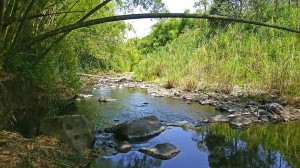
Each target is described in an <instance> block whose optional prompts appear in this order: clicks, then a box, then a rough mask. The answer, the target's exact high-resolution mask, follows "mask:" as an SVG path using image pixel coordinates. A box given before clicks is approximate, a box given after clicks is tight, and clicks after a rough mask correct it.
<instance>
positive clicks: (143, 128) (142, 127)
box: [105, 116, 164, 140]
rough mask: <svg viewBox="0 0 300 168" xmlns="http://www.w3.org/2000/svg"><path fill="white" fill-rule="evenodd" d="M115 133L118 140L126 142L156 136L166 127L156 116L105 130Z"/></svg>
mask: <svg viewBox="0 0 300 168" xmlns="http://www.w3.org/2000/svg"><path fill="white" fill-rule="evenodd" d="M105 131H106V132H110V133H114V134H115V135H116V137H117V138H120V139H126V140H138V139H143V138H148V137H151V136H155V135H158V134H160V133H161V132H162V131H164V127H163V126H162V125H161V123H160V121H159V120H158V118H157V117H155V116H148V117H143V118H140V119H137V120H134V121H132V122H131V123H122V124H119V125H115V126H113V127H111V128H107V129H105Z"/></svg>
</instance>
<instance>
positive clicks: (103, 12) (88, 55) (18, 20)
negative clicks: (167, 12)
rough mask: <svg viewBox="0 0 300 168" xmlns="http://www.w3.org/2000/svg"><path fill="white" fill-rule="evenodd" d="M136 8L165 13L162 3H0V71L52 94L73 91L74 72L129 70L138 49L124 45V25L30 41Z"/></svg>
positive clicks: (69, 0) (93, 0) (9, 0)
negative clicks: (17, 75)
mask: <svg viewBox="0 0 300 168" xmlns="http://www.w3.org/2000/svg"><path fill="white" fill-rule="evenodd" d="M135 8H143V9H147V10H149V11H152V12H157V11H161V10H164V6H163V4H162V3H161V1H160V0H156V1H150V0H143V1H140V0H127V1H113V0H105V1H98V0H89V1H80V0H64V1H57V0H50V1H45V0H43V1H36V0H30V1H18V0H7V1H6V0H5V1H1V2H0V9H1V10H0V11H1V12H0V14H1V15H0V70H1V71H6V72H7V71H8V72H12V73H20V74H22V75H24V76H27V77H29V78H31V79H34V80H35V81H39V82H40V83H41V84H43V85H44V86H46V87H47V88H48V90H49V91H50V92H53V93H55V92H57V90H56V89H55V88H56V87H57V86H59V85H66V86H67V87H72V88H77V87H78V84H79V83H78V81H79V80H78V75H77V73H78V72H84V71H90V70H93V69H98V70H99V71H103V70H112V69H113V70H116V71H130V70H132V68H133V66H134V65H135V64H137V61H138V58H137V51H136V50H134V49H133V50H131V49H130V50H129V49H128V48H130V47H128V46H131V45H132V44H130V43H126V44H125V43H123V41H124V34H125V30H126V29H127V28H128V25H126V24H125V23H124V22H114V23H106V24H101V25H95V26H90V27H85V28H82V29H78V30H74V31H72V32H70V31H69V32H66V33H64V34H58V35H56V36H54V37H51V38H47V39H46V40H43V41H40V42H38V43H37V42H35V41H34V39H36V37H40V36H41V35H43V34H46V33H47V32H50V31H52V30H57V29H58V28H61V27H64V26H67V25H70V24H74V23H80V22H83V21H85V20H91V19H95V18H103V17H107V16H115V15H116V13H121V12H130V11H132V10H133V9H135ZM28 44H30V45H28ZM127 60H128V61H127ZM51 90H52V91H51Z"/></svg>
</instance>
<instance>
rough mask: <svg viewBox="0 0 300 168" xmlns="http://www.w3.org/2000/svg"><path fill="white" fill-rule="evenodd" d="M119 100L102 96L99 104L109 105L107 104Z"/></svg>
mask: <svg viewBox="0 0 300 168" xmlns="http://www.w3.org/2000/svg"><path fill="white" fill-rule="evenodd" d="M116 100H117V99H112V98H110V97H107V96H100V98H99V100H98V102H104V103H107V102H114V101H116Z"/></svg>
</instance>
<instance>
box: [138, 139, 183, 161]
mask: <svg viewBox="0 0 300 168" xmlns="http://www.w3.org/2000/svg"><path fill="white" fill-rule="evenodd" d="M138 151H140V152H142V153H145V154H147V155H150V156H152V157H155V158H158V159H164V160H168V159H171V158H173V157H174V156H176V155H177V154H178V153H179V152H180V151H179V149H178V148H176V147H175V146H174V145H172V144H169V143H163V144H157V145H155V146H154V147H151V148H141V149H139V150H138Z"/></svg>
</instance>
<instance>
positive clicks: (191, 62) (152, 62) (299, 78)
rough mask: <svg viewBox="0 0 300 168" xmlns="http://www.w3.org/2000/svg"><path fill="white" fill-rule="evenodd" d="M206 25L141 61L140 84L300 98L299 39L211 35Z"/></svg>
mask: <svg viewBox="0 0 300 168" xmlns="http://www.w3.org/2000/svg"><path fill="white" fill-rule="evenodd" d="M209 29H210V28H209V26H208V24H207V21H205V20H203V21H201V26H199V27H198V28H196V29H194V30H188V31H187V32H185V33H184V34H182V35H180V36H179V37H178V38H176V39H175V40H173V41H172V42H171V43H170V44H167V45H166V46H164V47H159V48H157V49H156V50H155V51H153V52H152V53H150V54H148V55H146V56H144V59H143V60H142V61H141V62H140V65H139V66H138V67H139V68H138V69H137V70H136V77H137V78H139V79H142V80H154V79H156V78H161V79H162V80H161V81H164V84H165V86H168V87H181V88H182V89H186V90H193V89H195V88H199V87H206V86H209V87H218V88H221V89H223V90H227V91H230V90H232V88H233V87H234V86H236V85H238V86H240V87H242V88H243V89H245V90H248V91H265V92H270V91H272V92H276V93H277V92H278V93H280V94H284V95H300V89H299V88H300V46H299V44H300V36H299V35H296V34H293V33H288V32H284V31H281V30H276V29H270V28H263V27H255V28H251V29H249V30H248V29H247V25H241V24H234V25H230V26H229V28H228V29H227V30H220V31H216V34H214V35H210V32H209V31H210V30H209Z"/></svg>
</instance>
